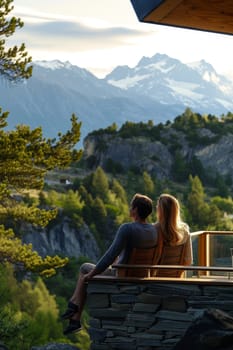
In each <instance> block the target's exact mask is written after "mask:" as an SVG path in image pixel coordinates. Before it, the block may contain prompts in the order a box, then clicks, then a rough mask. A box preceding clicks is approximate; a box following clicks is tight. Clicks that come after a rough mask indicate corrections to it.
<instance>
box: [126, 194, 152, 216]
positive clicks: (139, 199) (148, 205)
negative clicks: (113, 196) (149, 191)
mask: <svg viewBox="0 0 233 350" xmlns="http://www.w3.org/2000/svg"><path fill="white" fill-rule="evenodd" d="M131 207H132V208H133V209H134V208H137V210H138V215H139V216H140V218H141V219H146V218H147V216H148V215H150V214H151V213H152V209H153V203H152V200H151V199H150V198H149V197H147V196H145V195H143V194H139V193H136V194H135V195H134V196H133V199H132V201H131Z"/></svg>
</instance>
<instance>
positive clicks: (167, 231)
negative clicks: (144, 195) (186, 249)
mask: <svg viewBox="0 0 233 350" xmlns="http://www.w3.org/2000/svg"><path fill="white" fill-rule="evenodd" d="M157 215H158V222H159V224H160V225H159V226H160V229H161V231H162V234H163V238H164V243H165V244H168V245H173V244H177V243H178V242H179V241H181V240H182V238H183V235H184V226H185V224H184V223H183V222H182V221H181V217H180V204H179V202H178V200H177V199H176V198H175V197H173V196H172V195H170V194H166V193H164V194H161V195H160V197H159V198H158V202H157Z"/></svg>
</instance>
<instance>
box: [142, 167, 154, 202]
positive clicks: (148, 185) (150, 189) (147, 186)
mask: <svg viewBox="0 0 233 350" xmlns="http://www.w3.org/2000/svg"><path fill="white" fill-rule="evenodd" d="M143 185H144V186H143V190H144V193H145V194H146V195H147V196H152V195H153V194H154V190H155V186H154V182H153V180H152V178H151V176H150V175H149V174H148V173H147V172H146V171H144V172H143Z"/></svg>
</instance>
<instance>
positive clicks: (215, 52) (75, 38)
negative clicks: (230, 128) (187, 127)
mask: <svg viewBox="0 0 233 350" xmlns="http://www.w3.org/2000/svg"><path fill="white" fill-rule="evenodd" d="M13 5H14V10H13V12H11V15H14V16H16V17H20V18H21V19H22V20H23V22H24V27H23V28H22V29H18V30H17V33H16V34H14V35H13V36H12V37H11V38H10V39H8V40H9V41H8V43H9V45H12V44H17V45H18V44H20V43H22V42H23V43H25V44H26V47H27V50H28V53H29V55H30V56H32V59H33V61H37V60H49V61H50V60H60V61H63V62H65V61H69V62H70V63H71V64H73V65H77V66H79V67H81V68H86V69H87V70H89V71H90V72H92V73H93V74H95V75H96V76H97V77H99V78H102V77H105V75H106V74H108V73H110V72H111V71H112V70H113V69H114V68H115V67H117V66H122V65H127V66H129V67H134V66H136V65H137V63H138V62H139V61H140V59H141V58H142V57H143V56H145V57H152V56H154V55H155V54H156V53H160V54H167V55H168V56H170V57H172V58H177V59H179V60H180V61H181V62H183V63H190V62H195V61H199V60H201V59H204V60H205V61H206V62H208V63H210V64H212V66H213V67H214V68H215V70H216V71H217V73H220V74H225V75H228V76H229V77H231V78H232V79H233V64H232V62H233V59H232V58H233V36H230V35H221V34H215V33H208V32H202V31H194V30H190V29H181V28H174V27H168V26H162V25H155V24H145V23H141V22H139V21H138V19H137V17H136V14H135V12H134V10H133V7H132V5H131V2H130V0H39V1H35V0H14V3H13Z"/></svg>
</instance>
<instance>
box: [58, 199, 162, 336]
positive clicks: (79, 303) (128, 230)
mask: <svg viewBox="0 0 233 350" xmlns="http://www.w3.org/2000/svg"><path fill="white" fill-rule="evenodd" d="M152 209H153V205H152V200H151V199H150V198H149V197H147V196H145V195H142V194H138V193H137V194H135V195H134V197H133V199H132V201H131V204H130V217H131V218H132V220H133V222H130V223H124V224H122V225H121V226H120V227H119V229H118V231H117V233H116V236H115V238H114V240H113V242H112V244H111V246H110V247H109V248H108V250H107V251H106V253H105V254H104V255H103V256H102V257H101V258H100V260H99V261H98V262H97V264H96V265H94V264H90V263H84V264H83V265H82V266H81V268H80V274H79V278H78V281H77V285H76V288H75V291H74V293H73V296H72V297H71V299H70V301H69V302H68V307H67V310H66V311H65V312H64V314H63V315H62V318H63V319H69V320H70V321H69V325H68V327H67V328H66V329H65V331H64V334H65V335H67V334H69V333H74V332H78V331H79V330H81V323H80V319H81V315H82V311H83V307H84V305H85V300H86V287H87V286H86V285H87V284H86V282H87V281H88V280H89V279H90V278H92V277H94V276H95V275H98V274H101V273H102V274H104V275H111V276H113V275H115V270H114V269H112V268H111V267H110V266H111V264H112V263H113V262H115V260H116V259H117V263H119V264H127V262H128V261H129V257H130V253H131V251H132V249H133V248H151V247H154V246H155V245H156V244H157V231H156V228H155V226H154V225H152V224H150V223H147V217H148V216H149V215H150V214H151V213H152Z"/></svg>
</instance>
